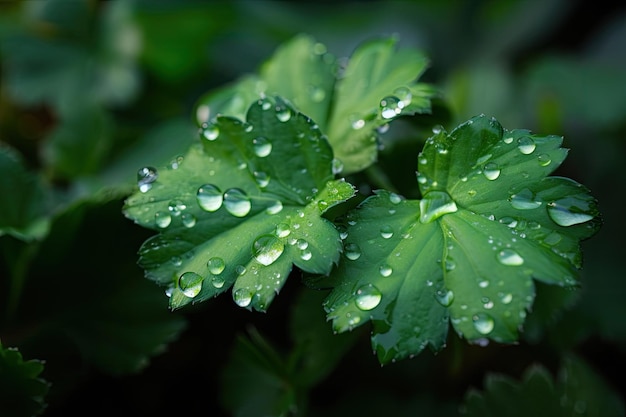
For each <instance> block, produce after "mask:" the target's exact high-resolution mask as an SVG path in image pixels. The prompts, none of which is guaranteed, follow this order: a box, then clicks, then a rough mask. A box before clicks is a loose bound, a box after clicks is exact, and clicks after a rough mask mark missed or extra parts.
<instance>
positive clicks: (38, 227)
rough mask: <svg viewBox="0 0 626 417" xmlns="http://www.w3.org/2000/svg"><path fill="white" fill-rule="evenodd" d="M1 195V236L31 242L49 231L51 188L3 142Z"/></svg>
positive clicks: (0, 158)
mask: <svg viewBox="0 0 626 417" xmlns="http://www.w3.org/2000/svg"><path fill="white" fill-rule="evenodd" d="M0 196H2V204H0V236H2V235H4V234H9V235H11V236H14V237H16V238H18V239H21V240H25V241H29V240H33V239H41V238H43V237H44V236H45V235H46V234H47V233H48V230H49V227H50V219H49V214H50V213H49V212H48V210H49V198H48V190H47V189H46V187H45V186H44V184H43V183H42V182H41V181H40V179H39V178H38V177H37V176H36V175H35V174H33V173H31V172H29V171H28V170H27V169H26V167H25V166H24V164H23V161H22V158H21V157H20V156H19V154H18V153H17V152H16V151H14V150H13V149H11V148H9V147H8V146H4V145H0Z"/></svg>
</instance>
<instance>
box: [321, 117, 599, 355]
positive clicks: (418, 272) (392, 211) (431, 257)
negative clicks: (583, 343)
mask: <svg viewBox="0 0 626 417" xmlns="http://www.w3.org/2000/svg"><path fill="white" fill-rule="evenodd" d="M561 140H562V139H561V138H560V137H556V136H537V135H533V134H531V133H530V132H528V131H526V130H513V131H508V130H505V129H503V128H502V127H501V126H500V124H499V123H498V122H497V121H495V119H491V120H490V119H488V118H487V117H485V116H478V117H475V118H473V119H471V120H469V121H468V122H466V123H464V124H462V125H461V126H459V127H457V128H456V129H455V130H453V131H452V132H451V133H450V134H448V133H447V132H445V131H443V130H442V131H440V132H439V133H437V134H435V135H434V136H433V137H431V138H429V139H428V140H427V141H426V144H425V146H424V149H423V151H422V152H421V153H420V155H419V157H418V169H419V173H418V176H417V178H418V183H419V187H420V190H421V193H422V195H423V198H422V200H419V201H418V200H404V199H403V198H401V197H400V196H398V195H396V194H393V193H389V192H387V191H378V192H376V195H374V196H371V197H369V198H368V199H366V200H365V201H364V202H363V203H361V204H360V205H359V206H358V207H357V209H356V210H353V211H351V212H349V213H348V215H347V216H346V217H347V218H346V220H347V223H346V224H345V226H346V230H347V238H346V240H345V242H344V243H345V246H344V257H345V258H346V260H345V261H344V262H341V263H340V264H339V267H338V268H337V270H336V271H335V272H334V273H333V275H332V276H331V277H330V279H328V280H324V279H322V280H319V283H318V285H325V284H328V283H330V285H332V286H334V287H335V288H334V289H333V291H332V293H331V294H330V295H329V297H328V299H327V300H326V302H325V308H326V311H327V313H328V318H329V319H332V321H333V327H334V328H335V330H337V331H339V332H342V331H346V330H349V329H351V328H353V327H354V326H358V325H361V324H363V323H364V322H365V321H367V320H371V321H372V323H373V329H374V332H373V336H372V343H373V346H374V348H375V350H376V352H377V353H378V357H379V360H380V361H381V362H383V363H384V362H388V361H390V360H396V359H401V358H404V357H407V356H410V355H414V354H417V353H418V352H420V351H421V350H422V349H423V348H424V347H426V346H427V345H429V346H430V348H431V349H433V350H439V349H441V348H442V347H443V346H444V344H445V341H446V337H447V331H448V322H449V321H450V322H451V323H452V326H453V328H454V330H455V331H456V332H457V333H458V334H459V335H460V336H462V337H465V338H466V339H468V340H469V341H476V342H481V341H482V340H484V338H489V339H492V340H495V341H498V342H513V341H515V340H516V339H517V336H518V335H517V333H518V330H519V329H520V328H521V327H522V324H523V322H524V318H525V317H526V313H527V310H529V309H530V307H531V305H532V302H533V298H534V295H535V289H534V285H533V279H536V280H539V281H542V282H545V283H548V284H557V285H561V286H573V285H576V282H577V281H576V274H577V268H579V267H580V266H581V255H580V250H579V241H580V240H581V239H584V238H587V237H589V236H591V235H592V234H593V233H595V232H596V231H597V230H598V228H599V226H600V219H599V214H598V211H597V209H596V203H595V200H594V199H593V197H591V196H590V195H589V194H588V190H587V189H586V188H584V187H583V186H582V185H580V184H578V183H576V182H574V181H572V180H569V179H566V178H560V177H547V175H548V174H550V173H551V172H552V171H553V170H554V169H556V168H557V166H558V165H559V164H560V163H561V162H562V161H563V159H564V158H565V155H566V151H565V150H563V149H561V148H560V145H561Z"/></svg>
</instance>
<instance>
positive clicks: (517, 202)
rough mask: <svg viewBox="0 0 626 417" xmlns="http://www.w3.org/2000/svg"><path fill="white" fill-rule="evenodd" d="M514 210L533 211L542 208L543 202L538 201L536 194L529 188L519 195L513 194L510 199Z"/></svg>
mask: <svg viewBox="0 0 626 417" xmlns="http://www.w3.org/2000/svg"><path fill="white" fill-rule="evenodd" d="M509 201H510V202H511V205H512V206H513V208H516V209H518V210H532V209H536V208H538V207H539V206H541V204H542V202H541V200H538V199H536V197H535V194H534V193H533V192H532V191H530V190H529V189H528V188H524V189H523V190H521V191H520V192H519V193H517V194H513V195H512V196H511V198H509Z"/></svg>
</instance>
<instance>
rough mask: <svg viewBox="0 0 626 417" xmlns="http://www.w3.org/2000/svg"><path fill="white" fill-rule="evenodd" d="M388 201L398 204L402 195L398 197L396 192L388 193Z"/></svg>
mask: <svg viewBox="0 0 626 417" xmlns="http://www.w3.org/2000/svg"><path fill="white" fill-rule="evenodd" d="M389 201H390V202H391V203H392V204H398V203H400V202H401V201H402V197H400V196H399V195H398V194H396V193H389Z"/></svg>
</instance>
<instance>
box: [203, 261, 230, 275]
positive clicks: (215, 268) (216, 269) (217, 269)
mask: <svg viewBox="0 0 626 417" xmlns="http://www.w3.org/2000/svg"><path fill="white" fill-rule="evenodd" d="M207 267H208V268H209V272H210V273H211V274H213V275H219V274H221V273H222V272H224V268H226V263H225V262H224V260H223V259H222V258H220V257H217V256H214V257H213V258H211V259H209V261H208V262H207Z"/></svg>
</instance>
